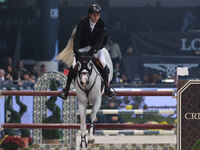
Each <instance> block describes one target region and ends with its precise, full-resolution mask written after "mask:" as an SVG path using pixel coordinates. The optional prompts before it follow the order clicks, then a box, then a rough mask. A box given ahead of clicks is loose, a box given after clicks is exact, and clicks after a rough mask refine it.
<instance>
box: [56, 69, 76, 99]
mask: <svg viewBox="0 0 200 150" xmlns="http://www.w3.org/2000/svg"><path fill="white" fill-rule="evenodd" d="M75 68H76V67H75ZM75 73H76V69H73V67H71V68H70V70H69V74H68V77H67V84H66V86H65V88H64V89H62V91H60V93H59V95H58V96H59V97H60V98H62V99H66V98H67V96H68V93H69V89H70V84H71V82H72V80H73V78H74V77H75Z"/></svg>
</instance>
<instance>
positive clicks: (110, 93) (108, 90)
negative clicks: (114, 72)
mask: <svg viewBox="0 0 200 150" xmlns="http://www.w3.org/2000/svg"><path fill="white" fill-rule="evenodd" d="M109 73H110V70H109V68H108V66H107V65H106V66H105V68H104V69H103V76H102V77H103V79H104V84H105V94H106V95H107V96H109V97H112V96H115V95H116V92H114V91H111V88H110V87H109V84H108V79H109Z"/></svg>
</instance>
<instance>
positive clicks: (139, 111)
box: [78, 109, 176, 115]
mask: <svg viewBox="0 0 200 150" xmlns="http://www.w3.org/2000/svg"><path fill="white" fill-rule="evenodd" d="M91 112H92V110H91V109H88V110H86V114H91ZM97 113H98V114H138V115H144V114H176V110H143V109H135V110H118V109H102V110H99V111H98V112H97ZM78 114H79V112H78Z"/></svg>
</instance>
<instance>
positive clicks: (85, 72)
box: [77, 56, 93, 88]
mask: <svg viewBox="0 0 200 150" xmlns="http://www.w3.org/2000/svg"><path fill="white" fill-rule="evenodd" d="M77 63H78V75H79V79H80V83H81V85H82V86H83V87H84V88H85V87H86V86H87V85H88V84H89V78H90V75H91V73H92V67H93V62H92V60H91V57H88V56H81V57H80V58H79V60H78V61H77Z"/></svg>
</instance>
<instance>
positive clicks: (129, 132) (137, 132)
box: [79, 130, 176, 135]
mask: <svg viewBox="0 0 200 150" xmlns="http://www.w3.org/2000/svg"><path fill="white" fill-rule="evenodd" d="M79 133H80V131H79ZM87 133H88V132H87ZM95 134H101V135H107V134H108V135H118V134H125V135H176V131H175V130H157V131H155V130H153V131H152V130H95Z"/></svg>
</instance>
